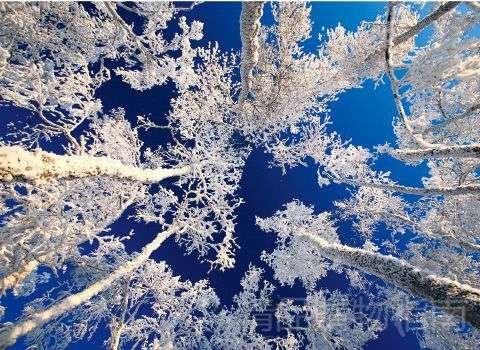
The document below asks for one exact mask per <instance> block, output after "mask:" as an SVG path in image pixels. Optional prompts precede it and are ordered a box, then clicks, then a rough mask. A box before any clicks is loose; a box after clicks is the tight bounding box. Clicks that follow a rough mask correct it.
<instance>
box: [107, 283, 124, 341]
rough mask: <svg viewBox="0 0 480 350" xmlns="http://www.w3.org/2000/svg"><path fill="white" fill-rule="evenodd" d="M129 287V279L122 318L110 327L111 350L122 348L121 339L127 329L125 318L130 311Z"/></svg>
mask: <svg viewBox="0 0 480 350" xmlns="http://www.w3.org/2000/svg"><path fill="white" fill-rule="evenodd" d="M128 285H129V280H128V279H127V281H126V282H125V286H124V289H123V296H122V304H121V310H120V316H119V317H118V319H115V321H112V324H111V326H110V329H111V332H112V334H111V337H110V349H111V350H118V348H119V346H120V337H121V336H122V332H123V329H124V328H125V317H126V315H127V311H128Z"/></svg>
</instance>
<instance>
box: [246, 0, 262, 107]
mask: <svg viewBox="0 0 480 350" xmlns="http://www.w3.org/2000/svg"><path fill="white" fill-rule="evenodd" d="M263 5H264V2H263V1H252V2H243V3H242V13H241V14H240V38H241V40H242V63H241V67H240V80H241V82H242V91H241V92H240V93H241V96H240V101H243V99H244V98H245V97H246V94H247V93H248V91H249V90H250V89H251V86H252V69H253V67H255V65H256V64H257V62H258V49H259V45H260V44H259V38H258V35H259V32H260V27H261V24H260V18H261V17H262V14H263Z"/></svg>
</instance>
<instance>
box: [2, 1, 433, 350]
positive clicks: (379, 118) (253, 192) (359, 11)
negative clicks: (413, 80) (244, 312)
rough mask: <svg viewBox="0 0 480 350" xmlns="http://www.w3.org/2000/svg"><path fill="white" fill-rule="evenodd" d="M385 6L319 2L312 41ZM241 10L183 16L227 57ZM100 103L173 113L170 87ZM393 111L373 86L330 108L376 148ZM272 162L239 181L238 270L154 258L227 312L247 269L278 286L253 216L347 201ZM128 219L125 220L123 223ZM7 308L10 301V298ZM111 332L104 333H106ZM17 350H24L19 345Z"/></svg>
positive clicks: (201, 9)
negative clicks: (205, 282)
mask: <svg viewBox="0 0 480 350" xmlns="http://www.w3.org/2000/svg"><path fill="white" fill-rule="evenodd" d="M385 7H386V5H385V3H381V2H370V3H359V2H355V3H353V2H342V3H336V2H322V3H314V4H313V5H312V19H313V21H314V27H313V28H314V30H313V35H314V37H317V36H318V34H319V33H320V32H321V31H322V27H324V28H333V27H335V26H336V25H337V24H338V23H341V24H342V25H343V26H345V27H346V28H347V29H349V30H354V29H355V28H356V27H357V25H358V24H359V23H360V21H361V20H373V19H374V18H375V17H376V15H377V14H380V13H382V12H383V11H384V10H385ZM240 10H241V5H240V3H224V2H216V3H204V4H201V5H199V6H198V7H196V8H194V10H192V11H190V12H185V16H186V17H187V18H188V19H189V20H192V19H196V20H199V21H201V22H204V23H205V26H204V34H205V35H204V39H203V40H202V42H201V43H200V44H202V45H203V44H206V43H207V42H208V41H217V42H218V43H219V46H220V48H221V49H222V50H224V51H229V50H236V51H238V50H239V49H240V36H239V16H240ZM98 96H99V97H100V98H101V99H102V103H103V105H104V110H105V111H107V110H109V109H110V108H114V107H124V108H125V109H126V113H127V116H128V117H129V118H132V119H133V118H134V117H135V116H137V115H138V114H151V115H152V116H153V118H154V119H156V120H161V119H162V118H163V116H165V114H166V113H167V111H168V109H169V100H170V98H171V97H172V87H171V86H170V85H167V86H163V87H157V88H154V89H151V90H148V91H145V92H141V93H139V92H136V91H134V90H132V89H130V88H128V87H127V85H126V84H124V83H122V82H121V81H120V79H118V78H114V79H112V81H110V82H108V83H106V84H105V85H104V86H103V87H102V88H101V89H100V90H99V92H98ZM394 115H395V106H394V102H393V99H392V97H391V92H390V88H389V86H388V84H387V83H385V84H383V85H380V86H378V87H377V88H374V84H373V83H372V82H367V83H366V84H365V87H364V88H363V89H355V90H351V91H348V92H346V93H344V94H343V95H341V97H340V99H339V100H338V101H336V102H334V103H332V104H331V116H332V121H333V128H334V129H335V130H336V131H337V132H338V133H339V134H340V135H341V136H342V138H343V139H351V140H352V143H353V144H356V145H362V146H365V147H372V146H375V145H378V144H383V143H385V142H390V143H393V142H394V136H393V130H392V120H393V117H394ZM164 137H165V136H164V135H162V134H158V133H157V134H149V135H147V139H146V143H147V144H149V145H152V146H153V145H156V144H158V143H160V142H162V140H164ZM269 160H270V157H269V156H268V155H266V154H265V153H264V152H263V151H262V150H261V149H256V150H254V151H253V152H252V154H251V155H250V157H249V158H248V161H247V164H246V167H245V169H244V175H243V178H242V181H241V190H240V193H239V195H240V196H241V197H242V198H243V199H244V201H245V204H243V205H242V206H241V207H240V208H239V210H238V219H237V221H238V225H237V237H238V243H239V245H240V249H239V250H238V251H237V256H236V260H237V264H236V267H235V268H234V269H231V270H227V271H226V272H218V271H213V272H211V273H209V274H208V273H207V271H208V270H209V265H208V264H206V263H205V264H201V263H199V262H198V259H197V257H196V256H195V255H193V256H184V249H183V248H182V247H179V246H178V245H176V244H175V242H174V241H173V240H172V239H170V240H168V241H167V242H166V244H165V245H164V246H163V247H162V248H161V249H160V250H159V251H157V252H156V253H155V254H154V258H155V259H158V260H166V261H167V262H168V263H169V264H170V265H171V267H172V269H173V270H174V272H175V274H178V275H180V276H182V277H183V278H185V279H190V280H192V281H196V280H199V279H202V278H208V279H209V280H210V283H211V285H212V286H213V287H214V289H215V291H216V292H217V294H218V295H219V297H220V299H221V301H222V303H223V304H225V305H230V304H231V303H232V296H233V295H234V294H235V293H237V292H238V291H239V289H240V285H239V281H240V279H241V277H242V276H243V275H244V273H245V271H246V270H247V269H248V266H249V264H254V265H258V266H260V267H262V268H265V271H266V273H265V276H266V278H267V279H268V280H270V281H272V282H273V274H272V271H271V270H270V269H269V268H268V267H267V266H266V265H265V264H263V263H262V262H261V261H260V259H259V257H260V253H261V252H262V251H264V250H266V251H271V250H272V249H273V246H274V240H275V236H274V235H272V234H266V233H264V232H262V231H260V230H259V229H258V228H257V227H256V225H255V216H260V217H266V216H269V215H272V214H273V213H274V212H275V211H277V210H278V209H280V208H281V207H282V205H284V204H285V203H287V202H289V201H291V200H292V199H299V200H301V201H303V202H304V203H305V204H308V205H313V206H314V207H315V209H316V211H317V212H320V211H324V210H332V209H333V206H332V202H333V201H334V200H338V199H341V198H344V197H345V196H346V194H347V192H346V189H345V187H344V186H339V185H332V186H329V187H327V188H319V187H318V185H317V178H316V168H315V167H314V166H313V165H312V164H310V166H308V167H297V168H294V169H291V170H289V171H288V172H287V174H286V175H282V173H281V170H280V169H278V168H270V167H269V166H268V162H269ZM378 166H379V168H381V169H382V170H392V171H393V178H394V179H395V180H398V181H399V182H401V183H402V184H406V185H419V184H420V179H421V176H422V174H423V173H424V171H425V169H424V168H421V167H420V168H412V167H404V166H402V165H401V164H400V163H399V162H397V161H394V160H392V159H388V158H381V159H380V160H379V163H378ZM125 217H126V215H125ZM112 228H113V230H117V231H118V233H119V234H122V233H127V232H128V231H129V230H130V229H131V228H136V229H137V233H136V236H135V239H133V240H132V243H131V245H130V246H129V248H130V249H132V250H138V249H139V248H140V247H141V246H143V244H144V243H145V242H147V241H149V240H150V239H151V235H152V233H154V232H156V229H155V227H154V225H149V226H146V225H141V226H138V225H135V224H134V223H132V222H130V221H128V220H127V219H126V218H121V219H120V220H119V222H118V223H116V224H115V225H113V227H112ZM341 229H344V231H341V236H342V238H344V239H346V240H348V239H349V238H351V237H350V236H352V235H354V232H351V231H349V228H348V227H345V228H343V227H341ZM321 285H322V286H325V287H327V288H332V289H337V288H338V289H343V288H345V280H344V279H342V278H341V277H337V276H334V275H333V274H329V276H328V278H326V279H325V280H324V281H322V282H321ZM304 295H305V292H304V290H303V289H302V288H301V287H300V286H299V285H298V284H296V285H295V286H294V287H293V288H287V287H279V288H278V290H277V291H276V292H275V298H276V299H277V300H279V299H282V298H290V297H302V296H304ZM8 300H11V299H10V298H9V299H8ZM105 332H106V330H105ZM105 334H106V333H102V332H99V333H98V334H96V335H95V337H94V338H93V339H92V342H93V345H92V342H90V343H89V346H88V348H90V349H94V348H97V347H100V346H101V344H102V342H103V340H104V337H105ZM85 346H86V345H85V343H83V342H82V343H76V344H72V345H71V347H70V348H69V349H85V348H86V347H85ZM417 348H419V347H418V345H417V341H416V339H415V338H414V336H413V334H411V333H407V334H406V335H400V334H399V332H398V331H397V329H396V328H395V327H394V326H393V325H392V324H390V325H389V327H388V328H387V329H386V330H385V331H384V332H382V333H381V334H380V336H379V338H378V339H377V340H374V341H372V342H370V343H368V345H367V347H366V349H417ZM14 349H22V345H18V346H16V347H15V348H14Z"/></svg>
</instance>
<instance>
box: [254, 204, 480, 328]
mask: <svg viewBox="0 0 480 350" xmlns="http://www.w3.org/2000/svg"><path fill="white" fill-rule="evenodd" d="M257 223H258V225H259V226H260V228H261V229H262V230H264V231H266V232H275V233H277V234H278V238H277V242H278V244H277V248H276V249H275V251H274V252H273V253H271V254H265V255H264V260H265V261H266V262H267V263H268V264H269V265H270V266H271V267H272V268H273V269H274V271H275V275H276V277H277V278H278V279H279V280H280V282H281V283H284V284H285V283H287V284H293V282H294V280H295V279H300V280H301V281H302V282H303V283H304V284H305V285H306V287H307V288H310V289H311V286H312V283H313V285H314V283H315V282H317V281H319V280H320V279H321V278H322V277H324V276H325V275H326V272H327V271H328V270H334V271H342V269H344V268H347V269H350V268H353V269H357V270H358V271H360V272H362V273H365V274H370V275H373V276H376V277H378V278H380V279H381V280H382V281H384V282H385V283H387V284H389V285H392V286H394V287H396V288H399V289H402V290H405V291H406V292H408V293H410V294H411V295H413V296H415V297H418V298H421V299H426V300H427V301H429V302H430V303H432V304H433V305H435V306H438V307H439V308H440V309H443V310H444V311H445V312H446V313H450V314H452V315H454V316H459V317H464V319H465V320H466V321H467V322H469V323H470V324H471V325H472V326H474V327H476V328H478V327H479V326H480V324H479V319H478V310H479V308H480V303H479V300H480V298H479V296H480V289H478V288H476V287H475V286H476V285H478V279H477V280H475V279H473V280H472V281H471V282H474V283H473V284H472V285H469V284H467V283H465V281H464V280H462V279H461V280H460V281H457V280H456V278H455V277H454V278H448V277H445V275H444V274H442V273H441V272H443V271H440V273H437V272H438V271H436V270H435V269H433V268H430V266H428V265H427V264H425V263H422V262H419V261H418V260H415V259H414V258H410V259H408V257H404V258H399V257H394V256H392V255H389V254H382V253H380V252H378V247H376V246H375V245H374V244H372V243H371V242H370V241H367V242H366V244H365V246H364V247H363V248H355V247H350V246H347V245H344V244H342V243H341V242H340V240H339V238H338V234H337V231H336V228H335V226H334V223H333V221H332V220H331V219H329V215H328V214H325V213H322V214H319V215H315V214H314V212H313V209H312V208H310V207H307V206H305V205H303V204H302V203H299V202H291V203H288V204H287V205H286V206H285V209H284V210H282V211H278V212H277V213H275V215H273V216H272V217H270V218H257ZM299 247H300V248H299ZM450 258H451V257H450ZM416 263H417V264H416ZM447 268H448V267H447ZM312 271H313V272H312ZM313 273H316V274H315V275H313ZM463 273H464V274H465V275H467V274H469V272H468V271H463ZM470 274H471V275H473V276H475V275H476V272H475V271H473V272H470ZM350 276H352V275H351V274H350ZM460 277H462V276H461V274H460ZM462 282H463V283H462Z"/></svg>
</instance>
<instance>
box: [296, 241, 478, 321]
mask: <svg viewBox="0 0 480 350" xmlns="http://www.w3.org/2000/svg"><path fill="white" fill-rule="evenodd" d="M303 236H304V237H305V238H307V239H309V240H310V241H312V242H314V243H315V244H316V246H317V247H318V248H319V249H320V251H321V253H322V254H324V255H325V256H326V257H327V258H329V259H332V260H334V261H336V262H340V263H342V264H345V265H348V266H350V267H355V268H357V269H359V270H361V271H363V272H366V273H369V274H372V275H375V276H377V277H379V278H381V279H382V280H383V281H385V282H387V283H390V284H392V285H394V286H396V287H398V288H401V289H404V290H406V291H408V292H410V293H412V294H413V295H415V296H417V297H420V298H422V299H426V300H428V301H429V302H431V303H432V304H433V305H435V306H438V307H440V308H444V311H445V312H447V313H450V314H452V315H454V316H460V317H465V320H466V321H467V322H469V323H470V324H471V325H472V326H473V327H476V328H480V289H477V288H474V287H471V286H469V285H466V284H462V283H459V282H457V281H453V280H451V279H449V278H445V277H440V276H437V275H435V274H431V273H430V272H428V271H425V270H421V269H419V268H416V267H414V266H412V265H410V264H409V263H408V262H406V261H404V260H400V259H398V258H395V257H393V256H390V255H382V254H379V253H376V252H371V251H367V250H365V249H361V248H352V247H349V246H345V245H342V244H338V243H331V242H328V241H326V240H324V239H323V238H320V237H318V236H314V235H311V234H303Z"/></svg>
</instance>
